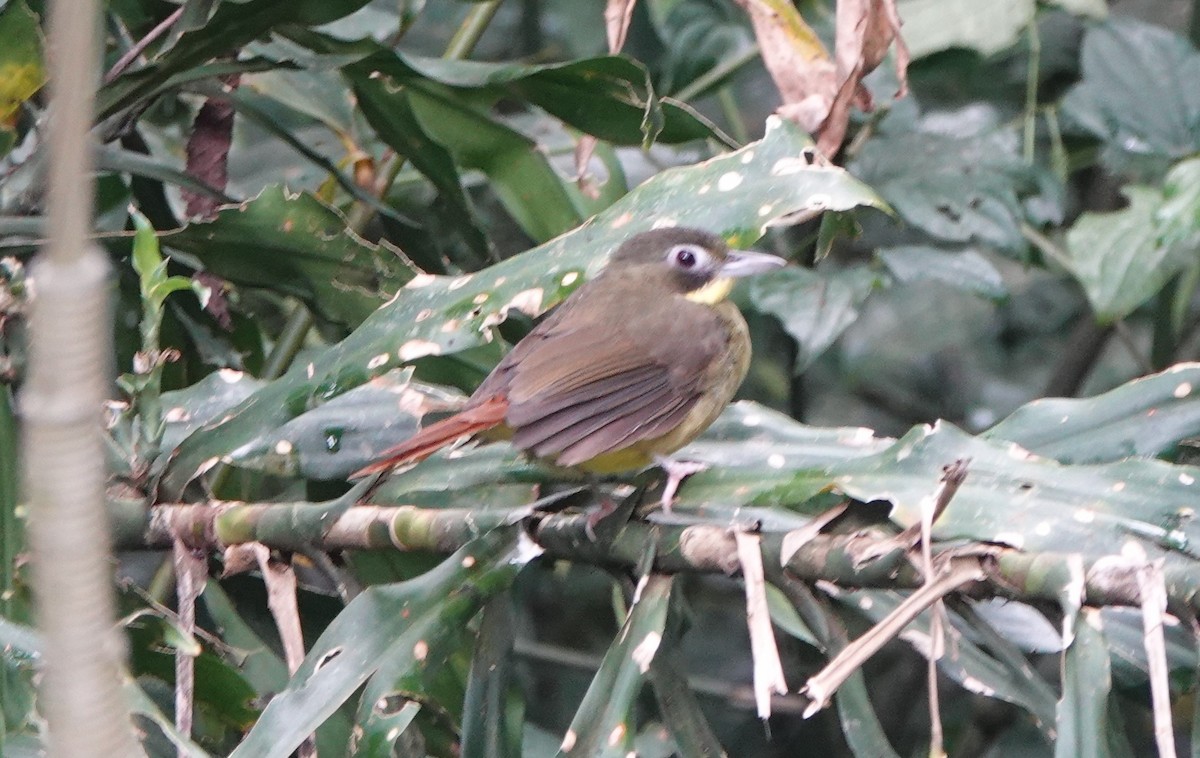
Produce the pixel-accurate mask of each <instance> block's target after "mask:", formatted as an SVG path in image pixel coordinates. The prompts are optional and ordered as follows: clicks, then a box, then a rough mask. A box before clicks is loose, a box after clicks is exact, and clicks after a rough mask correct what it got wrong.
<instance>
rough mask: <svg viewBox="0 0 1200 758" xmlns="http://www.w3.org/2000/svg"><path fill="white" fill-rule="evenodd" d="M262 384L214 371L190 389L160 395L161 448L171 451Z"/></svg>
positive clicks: (225, 371) (244, 376)
mask: <svg viewBox="0 0 1200 758" xmlns="http://www.w3.org/2000/svg"><path fill="white" fill-rule="evenodd" d="M266 384H267V383H266V382H264V381H263V380H261V379H256V378H254V377H253V376H250V375H249V374H245V373H242V372H241V371H232V370H229V369H222V370H220V371H214V372H213V373H211V374H209V375H208V376H206V377H204V378H203V379H201V380H200V381H198V382H196V383H195V384H193V385H192V386H190V387H188V388H186V389H182V390H176V391H174V392H164V393H163V396H162V407H163V419H164V420H165V421H166V429H165V431H164V433H163V440H162V444H163V449H164V450H172V449H174V448H175V446H176V445H178V444H179V443H180V442H181V441H182V440H183V439H184V438H185V437H187V436H188V435H189V434H191V433H192V432H194V431H196V430H197V429H199V428H200V427H202V426H204V425H205V424H207V423H209V422H210V421H212V420H214V419H216V418H217V417H218V416H220V415H221V414H222V413H224V412H225V411H227V410H229V409H230V408H232V407H234V406H235V405H237V404H238V403H240V402H242V401H243V400H245V399H246V398H248V397H250V395H252V394H254V392H255V391H257V390H259V389H261V388H262V387H264V386H266Z"/></svg>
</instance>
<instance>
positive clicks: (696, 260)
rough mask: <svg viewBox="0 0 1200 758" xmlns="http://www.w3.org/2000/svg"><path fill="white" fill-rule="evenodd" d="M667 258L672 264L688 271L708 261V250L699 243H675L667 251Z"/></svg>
mask: <svg viewBox="0 0 1200 758" xmlns="http://www.w3.org/2000/svg"><path fill="white" fill-rule="evenodd" d="M667 259H668V260H669V261H671V263H672V265H675V266H678V267H679V268H681V269H683V270H685V271H690V270H692V269H694V268H696V267H697V266H701V265H702V264H704V263H707V262H708V251H706V250H705V249H704V248H702V247H700V246H699V245H675V246H674V247H672V248H671V250H670V252H669V253H667Z"/></svg>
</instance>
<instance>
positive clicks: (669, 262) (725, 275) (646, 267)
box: [609, 227, 787, 305]
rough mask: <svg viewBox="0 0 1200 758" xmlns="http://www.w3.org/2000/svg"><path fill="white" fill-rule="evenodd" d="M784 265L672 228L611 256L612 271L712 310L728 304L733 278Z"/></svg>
mask: <svg viewBox="0 0 1200 758" xmlns="http://www.w3.org/2000/svg"><path fill="white" fill-rule="evenodd" d="M786 263H787V261H785V260H784V259H782V258H780V257H778V256H774V255H768V254H766V253H756V252H752V251H749V250H733V249H731V248H730V247H729V245H728V244H726V242H725V240H723V239H721V238H720V237H718V236H717V235H715V234H710V233H709V232H706V231H703V230H700V229H689V228H685V227H670V228H665V229H654V230H652V231H649V232H642V233H640V234H635V235H634V236H632V237H630V238H629V239H628V240H626V241H625V242H624V244H622V245H621V247H620V248H618V249H617V252H616V253H614V254H613V257H612V260H611V261H610V262H609V267H610V269H611V270H613V271H614V272H621V273H622V274H627V275H635V276H638V277H645V278H646V279H647V280H650V281H655V282H658V283H660V284H661V285H663V286H664V287H665V288H666V289H667V290H668V291H669V292H672V293H677V294H681V295H684V296H685V297H687V298H688V299H689V300H694V301H696V302H700V303H707V304H710V305H711V304H714V303H717V302H720V301H721V300H724V299H725V297H726V296H727V295H728V294H729V291H730V290H731V289H733V282H734V280H735V279H738V278H740V277H743V276H751V275H753V274H761V273H764V272H766V271H772V270H774V269H777V268H779V267H781V266H783V265H785V264H786Z"/></svg>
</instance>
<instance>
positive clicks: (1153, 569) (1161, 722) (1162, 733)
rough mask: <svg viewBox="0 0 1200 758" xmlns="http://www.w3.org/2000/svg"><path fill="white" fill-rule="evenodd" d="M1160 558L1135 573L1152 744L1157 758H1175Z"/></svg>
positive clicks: (1165, 600)
mask: <svg viewBox="0 0 1200 758" xmlns="http://www.w3.org/2000/svg"><path fill="white" fill-rule="evenodd" d="M1165 581H1166V580H1165V577H1164V576H1163V559H1162V558H1159V559H1158V560H1155V561H1151V562H1148V563H1146V564H1145V565H1143V566H1142V567H1141V570H1140V571H1138V584H1139V585H1140V587H1139V588H1140V590H1141V593H1142V629H1143V631H1144V632H1145V634H1144V635H1143V637H1142V644H1143V645H1144V646H1145V648H1146V662H1147V664H1148V668H1149V673H1150V701H1151V703H1152V704H1153V710H1154V741H1155V743H1156V744H1157V745H1158V755H1159V757H1160V758H1175V729H1174V727H1173V726H1172V725H1171V688H1170V684H1169V683H1168V681H1167V674H1168V668H1167V643H1166V640H1165V639H1164V637H1163V617H1164V616H1165V615H1166V612H1167V590H1166V586H1165Z"/></svg>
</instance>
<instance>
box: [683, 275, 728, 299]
mask: <svg viewBox="0 0 1200 758" xmlns="http://www.w3.org/2000/svg"><path fill="white" fill-rule="evenodd" d="M732 291H733V279H731V278H729V277H727V276H718V277H717V278H716V279H713V280H712V281H711V282H709V283H708V284H706V285H704V286H703V287H701V288H700V289H697V290H693V291H691V292H689V293H687V294H686V295H684V297H686V298H687V299H688V300H691V301H692V302H693V303H701V304H703V305H716V304H717V303H719V302H721V301H722V300H724V299H725V298H727V297H729V293H730V292H732Z"/></svg>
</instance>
